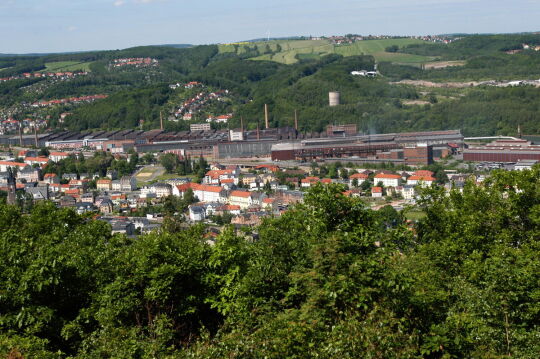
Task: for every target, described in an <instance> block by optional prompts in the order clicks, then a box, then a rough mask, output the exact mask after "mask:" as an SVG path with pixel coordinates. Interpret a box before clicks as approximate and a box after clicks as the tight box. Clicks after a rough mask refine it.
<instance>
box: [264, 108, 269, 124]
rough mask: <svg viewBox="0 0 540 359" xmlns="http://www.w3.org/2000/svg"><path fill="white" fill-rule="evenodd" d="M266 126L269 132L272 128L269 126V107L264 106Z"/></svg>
mask: <svg viewBox="0 0 540 359" xmlns="http://www.w3.org/2000/svg"><path fill="white" fill-rule="evenodd" d="M264 124H265V126H266V129H267V130H268V129H269V128H270V125H269V124H268V105H267V104H264Z"/></svg>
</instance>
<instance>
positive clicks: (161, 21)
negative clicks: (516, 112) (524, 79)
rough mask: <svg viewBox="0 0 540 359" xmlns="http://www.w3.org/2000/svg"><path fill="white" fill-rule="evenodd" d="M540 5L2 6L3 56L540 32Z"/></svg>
mask: <svg viewBox="0 0 540 359" xmlns="http://www.w3.org/2000/svg"><path fill="white" fill-rule="evenodd" d="M538 19H540V0H370V1H366V0H324V1H323V0H309V1H308V0H296V1H295V0H268V1H257V0H39V1H38V0H0V53H28V52H61V51H79V50H100V49H121V48H126V47H131V46H137V45H150V44H167V43H175V44H178V43H190V44H207V43H226V42H234V41H240V40H248V39H253V38H260V37H265V36H266V34H267V32H269V33H270V36H275V37H279V36H291V35H313V36H316V35H340V34H346V33H358V34H364V35H365V34H391V35H424V34H440V33H455V32H466V33H486V32H497V33H502V32H522V31H539V30H540V21H538Z"/></svg>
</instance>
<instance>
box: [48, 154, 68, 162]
mask: <svg viewBox="0 0 540 359" xmlns="http://www.w3.org/2000/svg"><path fill="white" fill-rule="evenodd" d="M68 157H69V153H67V152H51V153H49V159H50V160H51V161H53V162H58V161H61V160H65V159H66V158H68Z"/></svg>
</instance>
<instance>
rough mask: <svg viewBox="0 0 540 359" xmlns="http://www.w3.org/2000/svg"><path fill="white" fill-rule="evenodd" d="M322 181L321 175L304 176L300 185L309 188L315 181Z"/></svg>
mask: <svg viewBox="0 0 540 359" xmlns="http://www.w3.org/2000/svg"><path fill="white" fill-rule="evenodd" d="M319 182H321V179H320V178H319V177H313V176H312V177H306V178H303V179H302V180H301V181H300V186H301V187H302V188H309V187H311V186H312V185H314V184H315V183H319Z"/></svg>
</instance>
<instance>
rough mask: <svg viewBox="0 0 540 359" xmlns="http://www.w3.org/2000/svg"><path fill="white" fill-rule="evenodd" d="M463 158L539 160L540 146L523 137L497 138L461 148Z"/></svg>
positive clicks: (511, 161) (502, 160)
mask: <svg viewBox="0 0 540 359" xmlns="http://www.w3.org/2000/svg"><path fill="white" fill-rule="evenodd" d="M463 160H464V161H472V162H507V163H515V162H519V161H522V160H537V161H540V146H539V145H533V144H532V143H531V141H527V140H523V139H514V140H512V139H508V140H497V141H493V142H491V143H489V144H487V145H475V146H470V147H469V148H466V149H465V150H463Z"/></svg>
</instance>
